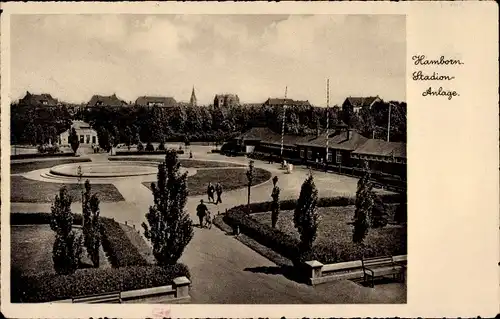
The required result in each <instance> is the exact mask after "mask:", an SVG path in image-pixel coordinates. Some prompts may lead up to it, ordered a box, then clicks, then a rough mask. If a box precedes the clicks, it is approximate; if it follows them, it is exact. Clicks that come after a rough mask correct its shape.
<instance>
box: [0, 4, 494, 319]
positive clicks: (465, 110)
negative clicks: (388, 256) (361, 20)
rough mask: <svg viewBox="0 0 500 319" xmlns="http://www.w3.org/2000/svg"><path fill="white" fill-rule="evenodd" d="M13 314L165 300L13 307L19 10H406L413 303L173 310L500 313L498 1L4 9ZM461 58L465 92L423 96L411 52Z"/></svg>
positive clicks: (201, 313)
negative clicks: (14, 51) (12, 129)
mask: <svg viewBox="0 0 500 319" xmlns="http://www.w3.org/2000/svg"><path fill="white" fill-rule="evenodd" d="M2 8H3V9H4V12H3V14H2V19H1V27H2V35H3V37H2V43H1V48H2V51H1V52H2V56H1V57H2V61H1V63H2V69H1V72H2V77H1V81H2V83H1V84H2V85H1V90H2V99H1V103H2V112H1V118H2V127H1V129H2V151H3V152H2V170H1V172H2V195H1V196H2V203H3V205H2V226H1V227H2V237H3V238H2V239H3V240H2V250H1V251H2V273H1V276H2V288H1V292H2V304H1V306H2V312H3V313H4V315H5V316H6V317H14V318H27V317H38V318H77V317H94V318H95V317H104V316H107V317H119V318H140V317H142V318H144V317H152V309H153V308H155V306H154V305H131V304H122V305H106V306H103V305H70V304H68V305H62V304H58V305H56V304H43V305H32V304H23V305H13V304H9V300H8V299H9V298H8V297H9V290H8V287H9V286H8V283H9V268H10V263H9V257H10V256H9V250H10V246H9V238H10V234H9V207H10V201H9V200H10V198H9V195H8V194H9V193H10V192H9V191H10V190H9V155H10V146H9V137H10V134H9V115H10V112H9V104H10V101H9V89H8V88H9V81H10V76H9V71H10V70H9V41H10V32H9V26H10V17H9V16H10V14H15V13H26V14H29V13H61V14H63V13H64V14H68V13H73V14H79V13H88V14H90V13H134V14H138V13H144V14H151V13H153V14H162V13H163V14H167V13H168V14H174V13H176V14H181V13H184V14H188V13H190V14H193V13H198V14H243V13H244V14H251V13H253V14H264V13H268V14H270V13H275V14H283V13H289V14H313V13H321V14H348V13H351V14H374V13H377V14H378V13H380V14H381V13H384V14H406V15H407V36H408V38H407V39H408V42H407V43H408V46H407V55H408V57H407V60H408V67H407V76H408V80H407V103H408V108H409V109H408V156H409V161H408V164H409V166H408V181H409V185H408V189H409V204H410V206H409V225H410V229H409V238H408V240H409V247H408V250H409V270H408V303H407V304H406V305H313V306H311V305H280V306H276V305H224V306H222V305H194V304H190V305H167V306H165V305H163V307H167V308H169V309H170V311H171V316H172V317H198V318H201V317H212V318H213V317H275V318H279V317H281V316H285V317H292V318H293V317H296V318H300V317H332V316H335V317H353V316H356V317H368V316H370V317H374V316H376V317H387V316H399V317H417V316H421V317H443V316H446V317H456V316H462V317H465V316H470V317H472V316H485V317H488V316H494V315H496V314H497V313H498V312H499V273H498V264H497V263H498V261H499V249H498V246H499V244H498V243H499V237H498V212H499V201H498V195H499V187H498V178H499V174H498V171H497V169H498V165H499V153H498V150H499V145H498V135H497V134H498V120H497V119H498V117H497V115H498V91H497V88H498V31H497V30H498V24H497V23H498V22H497V21H498V8H497V6H496V3H494V2H405V3H403V2H398V3H388V2H384V3H382V2H363V3H357V2H347V3H346V2H340V3H339V2H336V3H326V2H314V3H310V2H304V3H296V2H294V3H291V2H286V3H285V2H281V3H267V2H263V3H225V2H217V3H215V2H214V3H207V2H200V3H28V4H26V3H2ZM417 53H423V54H426V55H428V56H432V55H442V54H445V55H455V56H456V55H460V58H461V59H463V60H464V61H465V62H466V64H465V65H464V66H463V67H462V68H460V69H459V70H457V71H456V72H455V73H454V75H455V76H456V77H457V80H456V81H454V83H453V86H454V88H455V89H456V90H457V91H460V94H461V97H460V98H457V99H453V100H451V101H447V100H444V99H439V98H433V99H429V98H424V97H422V96H421V94H420V93H421V91H422V90H423V87H424V85H422V83H416V82H413V81H410V78H409V74H410V73H411V72H412V71H413V70H414V69H415V67H414V66H413V65H412V62H411V59H410V57H411V55H413V54H417Z"/></svg>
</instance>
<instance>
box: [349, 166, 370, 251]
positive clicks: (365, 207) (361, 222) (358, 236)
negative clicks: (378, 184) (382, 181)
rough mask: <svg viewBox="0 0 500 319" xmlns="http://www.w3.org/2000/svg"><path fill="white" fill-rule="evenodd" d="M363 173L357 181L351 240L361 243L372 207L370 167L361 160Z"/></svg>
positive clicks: (366, 231) (365, 233) (366, 229)
mask: <svg viewBox="0 0 500 319" xmlns="http://www.w3.org/2000/svg"><path fill="white" fill-rule="evenodd" d="M363 166H364V170H365V174H364V175H363V177H362V178H361V179H360V180H359V181H358V189H357V191H356V210H355V211H354V230H353V234H352V240H353V242H354V243H362V242H363V240H364V239H365V237H366V235H367V234H368V227H369V222H368V217H369V215H370V214H371V212H372V209H373V192H372V184H371V181H370V177H371V174H370V169H369V167H368V163H367V162H366V161H364V162H363Z"/></svg>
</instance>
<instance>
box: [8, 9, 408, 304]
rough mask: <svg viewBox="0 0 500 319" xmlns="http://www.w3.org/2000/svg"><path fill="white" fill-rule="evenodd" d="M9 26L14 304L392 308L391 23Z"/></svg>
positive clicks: (400, 262) (402, 212)
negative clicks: (171, 304) (357, 305)
mask: <svg viewBox="0 0 500 319" xmlns="http://www.w3.org/2000/svg"><path fill="white" fill-rule="evenodd" d="M10 32H11V45H10V50H11V56H10V92H9V95H10V97H11V103H10V154H11V156H10V247H11V250H10V285H11V286H10V298H11V302H12V303H48V302H50V303H94V304H95V303H143V304H160V303H176V304H178V303H193V304H405V303H406V302H407V285H406V273H407V187H406V186H407V156H406V149H407V146H406V142H407V104H406V16H405V15H396V14H394V15H392V14H387V15H376V14H359V15H351V14H339V15H333V14H325V15H318V14H316V15H315V14H309V15H294V14H283V15H275V14H255V15H250V14H248V15H235V14H233V15H231V14H220V15H202V14H199V15H196V14H170V15H166V14H159V15H151V14H147V15H139V14H137V15H133V14H30V15H12V16H11V19H10ZM2 138H3V137H2Z"/></svg>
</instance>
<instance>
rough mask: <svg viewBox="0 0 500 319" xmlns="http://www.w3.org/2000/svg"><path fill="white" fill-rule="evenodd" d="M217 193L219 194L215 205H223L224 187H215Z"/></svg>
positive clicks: (218, 184)
mask: <svg viewBox="0 0 500 319" xmlns="http://www.w3.org/2000/svg"><path fill="white" fill-rule="evenodd" d="M215 192H216V193H217V201H216V202H215V205H217V204H219V203H221V204H222V199H221V196H222V185H221V184H220V183H217V185H216V186H215Z"/></svg>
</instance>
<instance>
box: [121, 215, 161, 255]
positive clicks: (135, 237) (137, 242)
mask: <svg viewBox="0 0 500 319" xmlns="http://www.w3.org/2000/svg"><path fill="white" fill-rule="evenodd" d="M120 227H121V228H122V229H123V231H124V232H125V235H127V237H128V239H129V240H130V242H131V243H132V245H134V246H135V247H136V248H137V250H138V251H139V253H140V254H141V255H142V257H143V258H144V259H145V260H147V262H148V263H150V264H155V263H156V259H155V257H154V256H153V251H152V249H151V247H149V245H148V243H146V241H145V239H144V238H143V237H142V236H141V234H139V233H138V232H137V231H138V230H137V229H134V228H132V227H130V226H128V225H125V224H120ZM139 231H144V230H143V229H142V228H141V229H139Z"/></svg>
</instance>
